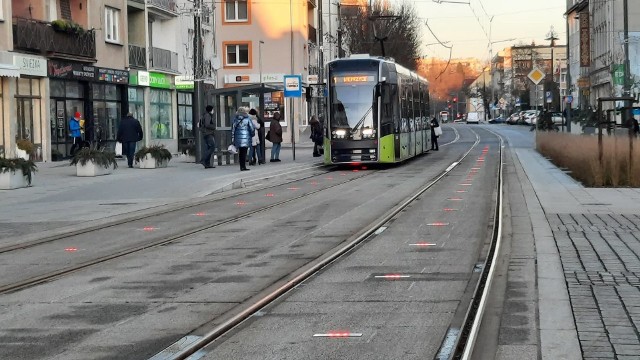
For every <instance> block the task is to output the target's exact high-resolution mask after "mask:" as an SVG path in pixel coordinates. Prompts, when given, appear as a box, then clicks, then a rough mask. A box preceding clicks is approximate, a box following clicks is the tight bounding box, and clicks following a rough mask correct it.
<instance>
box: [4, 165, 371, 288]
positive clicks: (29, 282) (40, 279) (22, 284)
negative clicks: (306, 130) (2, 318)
mask: <svg viewBox="0 0 640 360" xmlns="http://www.w3.org/2000/svg"><path fill="white" fill-rule="evenodd" d="M376 172H377V171H374V172H371V173H369V174H367V175H364V176H359V177H355V178H353V179H349V180H346V181H345V182H341V183H337V184H332V185H329V186H327V187H325V188H322V189H318V190H313V191H310V192H307V193H304V194H301V195H299V196H295V197H292V198H290V199H286V200H282V201H278V202H276V203H273V204H269V205H265V206H262V207H260V208H257V209H254V210H250V211H246V212H243V213H242V214H239V215H235V216H232V217H229V218H227V219H223V220H220V221H218V222H216V223H214V224H207V225H202V226H198V227H196V228H192V229H189V230H186V231H184V232H182V233H180V234H176V235H172V236H169V237H165V238H161V239H159V240H155V241H150V242H147V243H145V244H141V245H137V246H132V247H129V248H125V249H123V250H120V251H118V252H114V253H112V254H109V255H106V256H101V257H98V258H96V259H93V260H88V261H85V262H82V263H80V264H76V265H72V266H69V267H66V268H63V269H60V270H55V271H51V272H48V273H46V274H42V275H37V276H34V277H31V278H28V279H25V280H22V281H18V282H14V283H11V284H7V285H3V286H0V295H2V294H5V293H9V292H15V291H18V290H22V289H24V288H27V287H31V286H34V285H38V284H41V283H44V282H48V281H50V280H54V279H57V278H58V277H60V276H63V275H67V274H70V273H73V272H76V271H78V270H82V269H85V268H87V267H90V266H93V265H96V264H100V263H103V262H106V261H109V260H113V259H116V258H119V257H123V256H126V255H130V254H133V253H136V252H139V251H143V250H146V249H150V248H154V247H158V246H162V245H165V244H168V243H171V242H173V241H177V240H181V239H183V238H185V237H188V236H191V235H194V234H196V233H199V232H202V231H205V230H209V229H213V228H216V227H220V226H222V225H225V224H229V223H232V222H235V221H238V220H240V219H242V218H244V217H246V216H248V215H253V214H257V213H260V212H264V211H267V210H270V209H273V208H275V207H278V206H280V205H283V204H287V203H290V202H294V201H297V200H300V199H303V198H305V197H308V196H311V195H314V194H317V193H319V192H322V191H325V190H327V189H331V188H334V187H337V186H341V185H344V184H347V183H350V182H352V181H355V180H360V179H362V178H364V177H367V176H370V175H371V174H374V173H376ZM34 246H35V245H34Z"/></svg>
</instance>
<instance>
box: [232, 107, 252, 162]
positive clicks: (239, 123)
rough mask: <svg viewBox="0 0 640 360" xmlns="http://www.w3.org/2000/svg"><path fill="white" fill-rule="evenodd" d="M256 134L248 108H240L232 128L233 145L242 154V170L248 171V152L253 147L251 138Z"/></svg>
mask: <svg viewBox="0 0 640 360" xmlns="http://www.w3.org/2000/svg"><path fill="white" fill-rule="evenodd" d="M255 132H256V128H255V126H253V121H251V118H250V117H249V114H248V112H247V108H245V107H242V106H241V107H239V108H238V111H237V112H236V116H235V117H234V118H233V125H232V126H231V143H232V144H233V145H234V146H235V147H236V148H237V149H238V153H239V154H240V170H241V171H248V170H249V169H248V168H247V150H248V149H249V146H251V138H252V137H253V135H254V134H255Z"/></svg>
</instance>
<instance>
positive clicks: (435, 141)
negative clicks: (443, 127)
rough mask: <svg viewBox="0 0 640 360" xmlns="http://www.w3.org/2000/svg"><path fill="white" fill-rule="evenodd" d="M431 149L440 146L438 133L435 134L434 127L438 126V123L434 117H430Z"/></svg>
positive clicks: (436, 149) (434, 149)
mask: <svg viewBox="0 0 640 360" xmlns="http://www.w3.org/2000/svg"><path fill="white" fill-rule="evenodd" d="M430 124H431V150H433V151H438V150H439V149H440V148H439V147H438V135H436V128H437V127H440V124H439V123H438V119H436V118H435V117H434V118H433V119H431V123H430Z"/></svg>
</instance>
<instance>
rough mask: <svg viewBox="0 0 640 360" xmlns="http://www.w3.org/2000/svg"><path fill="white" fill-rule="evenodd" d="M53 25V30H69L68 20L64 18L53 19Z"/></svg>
mask: <svg viewBox="0 0 640 360" xmlns="http://www.w3.org/2000/svg"><path fill="white" fill-rule="evenodd" d="M51 27H53V30H55V31H59V32H67V28H68V26H67V21H66V20H62V19H58V20H53V21H52V22H51Z"/></svg>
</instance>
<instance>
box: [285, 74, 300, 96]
mask: <svg viewBox="0 0 640 360" xmlns="http://www.w3.org/2000/svg"><path fill="white" fill-rule="evenodd" d="M284 97H302V76H300V75H285V76H284Z"/></svg>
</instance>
